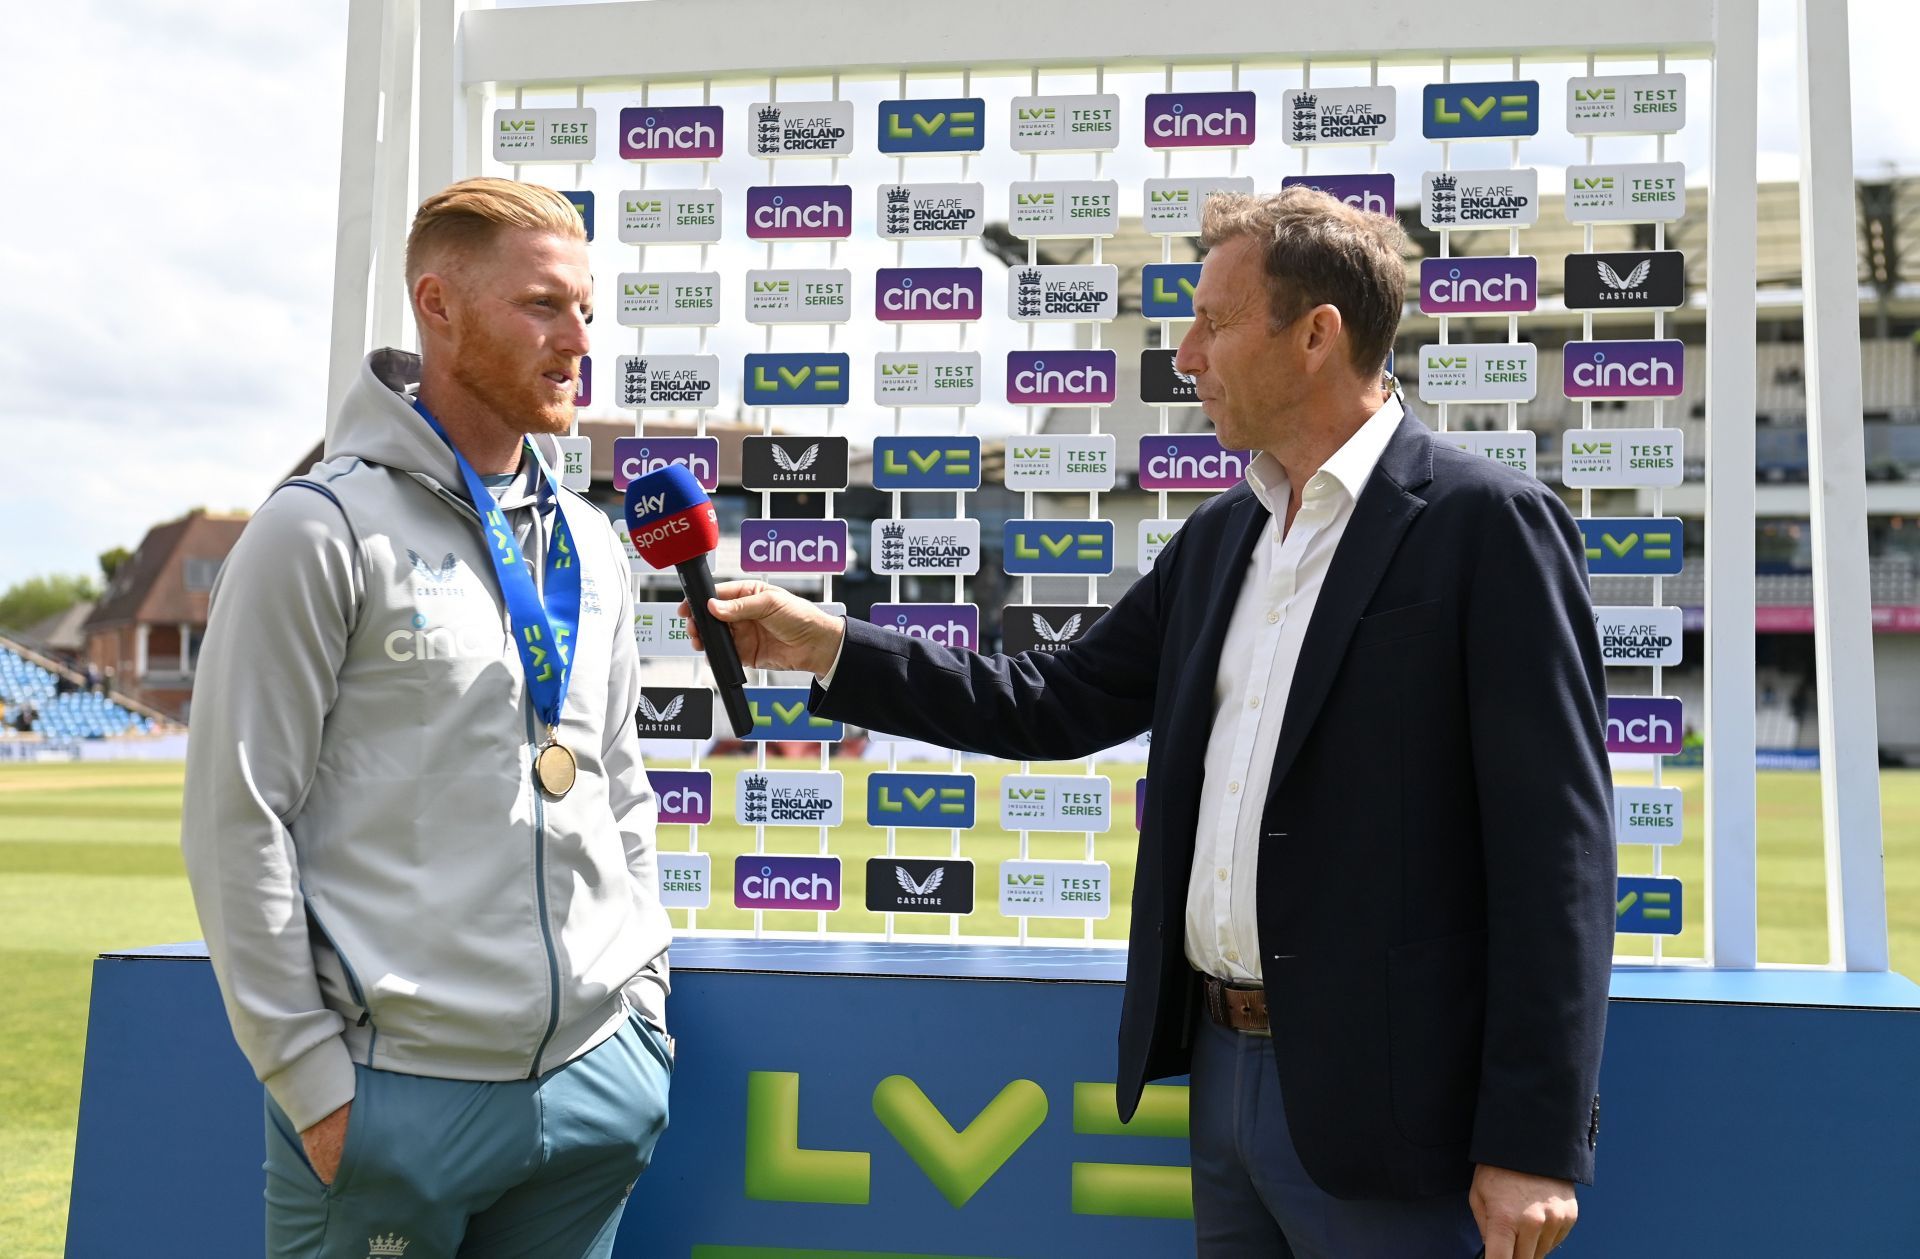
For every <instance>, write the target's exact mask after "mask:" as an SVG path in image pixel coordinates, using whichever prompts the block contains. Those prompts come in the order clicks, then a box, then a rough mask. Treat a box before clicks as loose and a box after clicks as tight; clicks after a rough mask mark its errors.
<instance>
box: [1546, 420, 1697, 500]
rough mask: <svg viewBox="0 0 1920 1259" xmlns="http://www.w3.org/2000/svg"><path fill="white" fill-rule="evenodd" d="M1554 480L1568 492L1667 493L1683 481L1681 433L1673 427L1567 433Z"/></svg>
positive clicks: (1599, 429) (1684, 476) (1684, 474)
mask: <svg viewBox="0 0 1920 1259" xmlns="http://www.w3.org/2000/svg"><path fill="white" fill-rule="evenodd" d="M1561 443H1562V445H1561V455H1560V481H1561V483H1562V484H1563V485H1567V486H1569V487H1571V488H1575V489H1578V488H1581V487H1587V488H1591V489H1626V488H1632V487H1649V486H1657V487H1659V488H1662V489H1671V488H1672V487H1674V486H1676V485H1678V484H1680V482H1681V481H1683V480H1685V479H1686V459H1685V453H1686V450H1685V448H1686V434H1685V433H1683V432H1681V431H1680V430H1679V429H1677V428H1570V429H1568V430H1567V431H1566V433H1565V434H1564V435H1563V436H1562V438H1561Z"/></svg>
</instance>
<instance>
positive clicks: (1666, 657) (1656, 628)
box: [1593, 604, 1684, 669]
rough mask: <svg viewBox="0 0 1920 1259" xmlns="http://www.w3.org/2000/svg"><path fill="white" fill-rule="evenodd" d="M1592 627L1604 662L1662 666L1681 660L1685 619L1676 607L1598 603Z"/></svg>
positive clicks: (1641, 666) (1642, 666) (1638, 666)
mask: <svg viewBox="0 0 1920 1259" xmlns="http://www.w3.org/2000/svg"><path fill="white" fill-rule="evenodd" d="M1593 627H1594V629H1595V630H1596V631H1598V632H1599V635H1600V659H1601V660H1603V661H1605V662H1606V663H1607V664H1610V665H1623V666H1628V667H1631V668H1639V669H1646V668H1651V667H1652V666H1654V665H1659V666H1660V667H1661V668H1663V669H1664V668H1672V667H1673V666H1674V665H1677V664H1679V663H1680V653H1681V650H1682V648H1681V643H1682V641H1683V640H1682V639H1681V636H1680V632H1681V630H1682V628H1683V627H1684V622H1683V620H1682V619H1681V613H1680V609H1679V608H1673V607H1641V606H1618V605H1611V604H1600V605H1597V606H1596V607H1595V608H1594V609H1593Z"/></svg>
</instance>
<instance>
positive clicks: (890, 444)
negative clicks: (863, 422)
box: [873, 437, 980, 490]
mask: <svg viewBox="0 0 1920 1259" xmlns="http://www.w3.org/2000/svg"><path fill="white" fill-rule="evenodd" d="M873 488H874V489H876V490H962V489H968V490H973V489H979V488H980V439H979V438H978V437H876V438H874V439H873Z"/></svg>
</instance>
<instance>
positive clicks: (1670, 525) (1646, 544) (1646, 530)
mask: <svg viewBox="0 0 1920 1259" xmlns="http://www.w3.org/2000/svg"><path fill="white" fill-rule="evenodd" d="M1579 523H1580V533H1581V535H1582V537H1583V538H1585V540H1586V552H1587V571H1588V572H1589V573H1590V574H1593V575H1595V576H1604V575H1618V576H1645V577H1671V576H1673V575H1674V574H1675V573H1678V572H1679V571H1680V565H1681V561H1682V558H1683V556H1684V555H1685V526H1684V525H1683V523H1682V522H1681V520H1680V519H1679V517H1677V516H1595V517H1589V518H1587V519H1584V520H1582V521H1580V522H1579Z"/></svg>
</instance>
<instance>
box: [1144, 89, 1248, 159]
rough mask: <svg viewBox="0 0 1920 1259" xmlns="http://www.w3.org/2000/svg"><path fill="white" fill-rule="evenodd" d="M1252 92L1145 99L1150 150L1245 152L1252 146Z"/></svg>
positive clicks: (1170, 94)
mask: <svg viewBox="0 0 1920 1259" xmlns="http://www.w3.org/2000/svg"><path fill="white" fill-rule="evenodd" d="M1253 125H1254V95H1253V93H1252V92H1154V93H1151V94H1150V95H1148V97H1147V113H1146V143H1147V147H1148V148H1150V149H1193V148H1215V149H1232V148H1245V147H1246V146H1247V145H1249V144H1252V143H1253Z"/></svg>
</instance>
